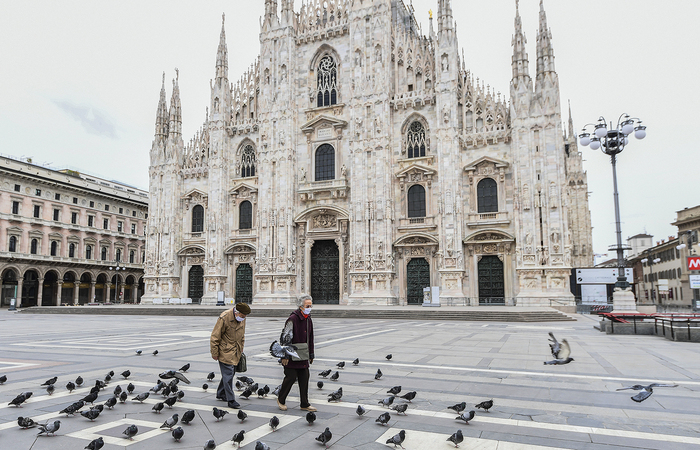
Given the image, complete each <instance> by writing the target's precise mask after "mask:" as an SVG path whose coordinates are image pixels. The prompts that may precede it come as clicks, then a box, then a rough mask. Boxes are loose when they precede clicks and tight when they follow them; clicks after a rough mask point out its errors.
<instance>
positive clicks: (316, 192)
mask: <svg viewBox="0 0 700 450" xmlns="http://www.w3.org/2000/svg"><path fill="white" fill-rule="evenodd" d="M349 190H350V186H349V185H348V180H347V179H345V178H337V179H335V180H327V181H311V182H306V183H301V184H300V185H299V198H300V199H301V201H302V202H308V201H313V200H318V199H327V198H345V197H347V194H348V191H349Z"/></svg>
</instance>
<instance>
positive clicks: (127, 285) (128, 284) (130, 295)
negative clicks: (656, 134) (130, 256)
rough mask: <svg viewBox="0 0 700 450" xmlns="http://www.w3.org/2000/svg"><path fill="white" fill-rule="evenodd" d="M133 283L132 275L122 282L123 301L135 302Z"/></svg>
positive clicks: (134, 281)
mask: <svg viewBox="0 0 700 450" xmlns="http://www.w3.org/2000/svg"><path fill="white" fill-rule="evenodd" d="M134 283H136V279H135V278H134V276H133V275H129V276H128V277H126V281H125V282H124V303H136V299H134V295H136V289H134V288H135V287H136V286H135V284H134Z"/></svg>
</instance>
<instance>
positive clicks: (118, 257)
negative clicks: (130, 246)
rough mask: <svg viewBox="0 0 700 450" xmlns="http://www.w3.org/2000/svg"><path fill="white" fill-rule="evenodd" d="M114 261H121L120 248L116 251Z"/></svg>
mask: <svg viewBox="0 0 700 450" xmlns="http://www.w3.org/2000/svg"><path fill="white" fill-rule="evenodd" d="M115 259H116V260H117V261H121V260H122V249H120V248H118V249H117V252H116V258H115Z"/></svg>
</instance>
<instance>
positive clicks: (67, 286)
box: [59, 272, 76, 306]
mask: <svg viewBox="0 0 700 450" xmlns="http://www.w3.org/2000/svg"><path fill="white" fill-rule="evenodd" d="M75 278H76V277H75V274H74V273H73V272H66V273H65V274H64V275H63V289H61V303H66V304H68V305H72V304H73V298H74V296H75ZM59 306H60V305H59Z"/></svg>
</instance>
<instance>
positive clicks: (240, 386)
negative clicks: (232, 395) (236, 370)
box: [236, 381, 244, 391]
mask: <svg viewBox="0 0 700 450" xmlns="http://www.w3.org/2000/svg"><path fill="white" fill-rule="evenodd" d="M243 387H244V386H243V383H241V382H240V381H236V389H237V390H239V391H242V390H243Z"/></svg>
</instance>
